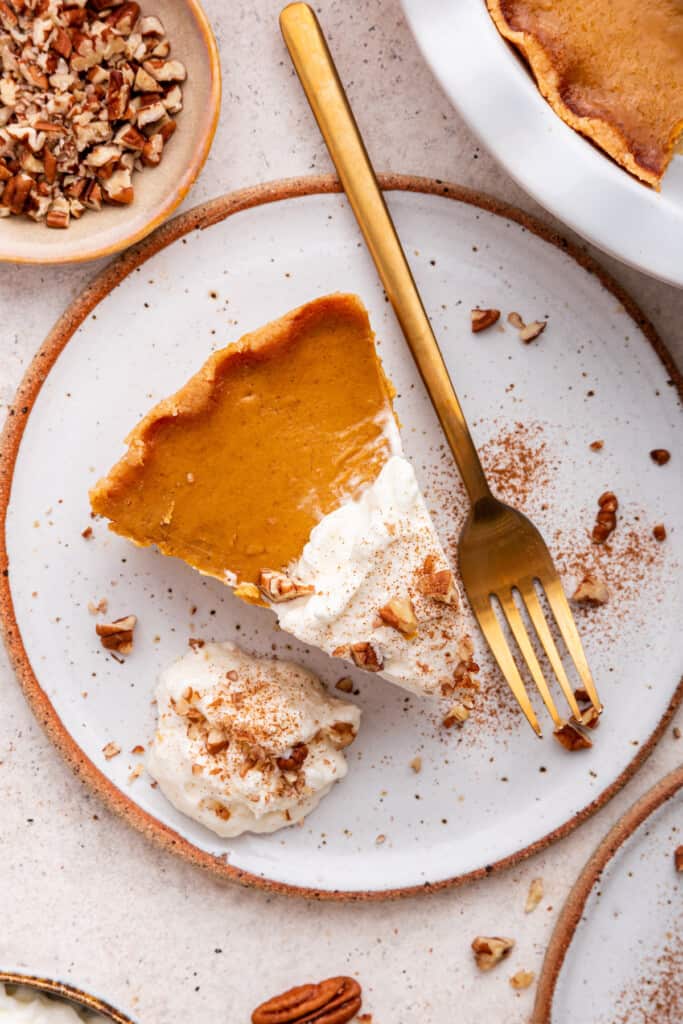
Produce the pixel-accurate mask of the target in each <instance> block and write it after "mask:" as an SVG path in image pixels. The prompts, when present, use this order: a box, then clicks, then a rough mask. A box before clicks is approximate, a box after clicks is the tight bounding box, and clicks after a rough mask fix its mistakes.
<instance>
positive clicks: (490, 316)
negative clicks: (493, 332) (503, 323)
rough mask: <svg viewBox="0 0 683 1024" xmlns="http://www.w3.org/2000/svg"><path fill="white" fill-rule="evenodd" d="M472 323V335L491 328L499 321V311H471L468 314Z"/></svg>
mask: <svg viewBox="0 0 683 1024" xmlns="http://www.w3.org/2000/svg"><path fill="white" fill-rule="evenodd" d="M470 318H471V322H472V334H478V333H479V331H485V330H486V328H487V327H493V325H494V324H495V323H497V322H498V320H500V310H499V309H479V308H477V309H473V310H472V311H471V313H470Z"/></svg>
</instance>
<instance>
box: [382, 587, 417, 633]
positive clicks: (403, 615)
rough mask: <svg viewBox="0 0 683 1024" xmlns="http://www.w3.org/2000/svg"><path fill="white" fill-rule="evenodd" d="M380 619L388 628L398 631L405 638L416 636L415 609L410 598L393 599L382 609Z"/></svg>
mask: <svg viewBox="0 0 683 1024" xmlns="http://www.w3.org/2000/svg"><path fill="white" fill-rule="evenodd" d="M379 617H380V619H381V620H382V622H384V623H385V624H386V625H387V626H391V627H392V628H393V629H397V630H398V631H399V633H403V635H404V636H414V635H415V633H416V632H417V618H416V616H415V609H414V607H413V602H412V601H411V600H410V598H409V597H393V598H392V599H391V601H388V602H387V603H386V604H385V605H384V606H383V607H382V608H380V610H379Z"/></svg>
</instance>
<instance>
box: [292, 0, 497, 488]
mask: <svg viewBox="0 0 683 1024" xmlns="http://www.w3.org/2000/svg"><path fill="white" fill-rule="evenodd" d="M280 27H281V29H282V35H283V36H284V40H285V43H286V44H287V48H288V50H289V53H290V56H291V58H292V61H293V63H294V67H295V68H296V72H297V74H298V76H299V78H300V80H301V84H302V86H303V88H304V92H305V93H306V96H307V98H308V102H309V103H310V105H311V109H312V111H313V114H314V116H315V119H316V121H317V122H318V126H319V128H320V131H321V132H322V136H323V138H324V140H325V143H326V145H327V148H328V150H329V153H330V156H331V157H332V160H333V162H334V165H335V167H336V168H337V173H338V174H339V178H340V181H341V183H342V186H343V188H344V191H345V192H346V194H347V196H348V198H349V202H350V203H351V208H352V209H353V212H354V214H355V215H356V220H357V221H358V224H359V226H360V229H361V231H362V232H363V236H364V238H365V241H366V243H367V246H368V249H369V250H370V254H371V256H372V258H373V260H374V262H375V266H376V267H377V270H378V272H379V276H380V278H381V281H382V284H383V285H384V288H385V291H386V293H387V296H388V298H389V301H390V302H391V304H392V306H393V308H394V312H395V313H396V317H397V319H398V322H399V324H400V325H401V328H402V330H403V333H404V335H405V338H406V341H407V342H408V345H409V347H410V350H411V352H412V354H413V358H414V360H415V362H416V364H417V368H418V370H419V371H420V375H421V376H422V379H423V381H424V383H425V386H426V388H427V391H428V392H429V396H430V398H431V400H432V405H433V406H434V409H435V410H436V414H437V416H438V417H439V420H440V422H441V426H442V427H443V430H444V433H445V434H446V438H447V440H448V443H449V445H450V447H451V451H452V452H453V455H454V457H455V461H456V462H457V464H458V469H459V470H460V474H461V476H462V478H463V481H464V483H465V487H466V488H467V492H468V494H469V497H470V500H471V502H472V504H474V503H475V502H477V501H478V500H479V499H480V498H483V497H486V496H488V495H489V494H490V493H491V492H490V490H489V486H488V483H487V481H486V477H485V476H484V471H483V469H482V466H481V462H480V461H479V455H478V454H477V450H476V448H475V446H474V442H473V440H472V436H471V434H470V431H469V428H468V426H467V423H466V421H465V416H464V414H463V411H462V408H461V406H460V403H459V401H458V399H457V396H456V394H455V390H454V388H453V384H452V383H451V379H450V377H449V375H448V370H447V369H446V365H445V363H444V361H443V357H442V355H441V352H440V351H439V346H438V344H437V341H436V338H435V337H434V332H433V331H432V328H431V325H430V323H429V318H428V317H427V313H426V312H425V308H424V306H423V305H422V300H421V298H420V295H419V292H418V290H417V286H416V284H415V281H414V279H413V275H412V273H411V271H410V267H409V266H408V262H407V260H406V257H405V254H404V252H403V249H402V247H401V243H400V241H399V238H398V235H397V234H396V229H395V227H394V224H393V222H392V219H391V216H390V214H389V211H388V209H387V206H386V203H385V201H384V197H383V196H382V193H381V191H380V188H379V185H378V183H377V178H376V177H375V172H374V170H373V167H372V164H371V163H370V158H369V157H368V154H367V151H366V149H365V146H364V144H363V140H362V138H361V134H360V132H359V130H358V125H357V124H356V121H355V118H354V116H353V112H352V110H351V107H350V106H349V103H348V100H347V98H346V94H345V92H344V87H343V86H342V84H341V81H340V80H339V75H338V74H337V69H336V67H335V65H334V61H333V60H332V56H331V54H330V51H329V49H328V47H327V43H326V42H325V37H324V35H323V33H322V29H321V28H320V25H319V23H318V19H317V18H316V16H315V14H314V13H313V11H312V9H311V8H310V7H309V5H308V4H305V3H293V4H289V6H288V7H285V8H284V10H283V11H282V13H281V14H280Z"/></svg>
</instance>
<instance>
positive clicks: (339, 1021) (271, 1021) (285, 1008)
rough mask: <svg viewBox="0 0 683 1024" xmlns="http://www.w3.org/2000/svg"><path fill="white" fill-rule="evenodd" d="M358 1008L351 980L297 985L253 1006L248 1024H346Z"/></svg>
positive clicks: (358, 989)
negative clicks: (254, 1007) (250, 1023)
mask: <svg viewBox="0 0 683 1024" xmlns="http://www.w3.org/2000/svg"><path fill="white" fill-rule="evenodd" d="M361 1005H362V996H361V987H360V985H359V984H358V982H357V981H356V980H355V979H354V978H344V977H341V978H328V979H327V980H326V981H321V982H318V984H317V985H298V986H297V987H296V988H290V989H289V990H288V991H287V992H283V993H282V995H279V996H273V998H272V999H268V1000H267V1001H266V1002H265V1003H261V1005H260V1006H257V1007H256V1009H255V1010H254V1012H253V1013H252V1015H251V1021H252V1024H347V1022H348V1021H350V1020H353V1018H354V1017H355V1016H356V1014H357V1013H358V1011H359V1010H360V1008H361Z"/></svg>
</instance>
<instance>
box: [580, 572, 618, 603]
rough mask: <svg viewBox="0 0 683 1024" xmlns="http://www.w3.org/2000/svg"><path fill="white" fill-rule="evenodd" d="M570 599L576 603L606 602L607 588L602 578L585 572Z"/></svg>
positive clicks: (607, 596) (607, 598) (607, 597)
mask: <svg viewBox="0 0 683 1024" xmlns="http://www.w3.org/2000/svg"><path fill="white" fill-rule="evenodd" d="M572 601H576V602H577V603H578V604H607V602H608V601H609V590H608V589H607V584H606V583H605V582H604V580H601V579H599V578H598V577H597V576H594V575H593V574H592V573H589V572H587V573H586V574H585V576H584V577H583V579H582V580H581V582H580V583H579V585H578V587H577V588H576V590H575V591H574V593H573V594H572Z"/></svg>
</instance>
